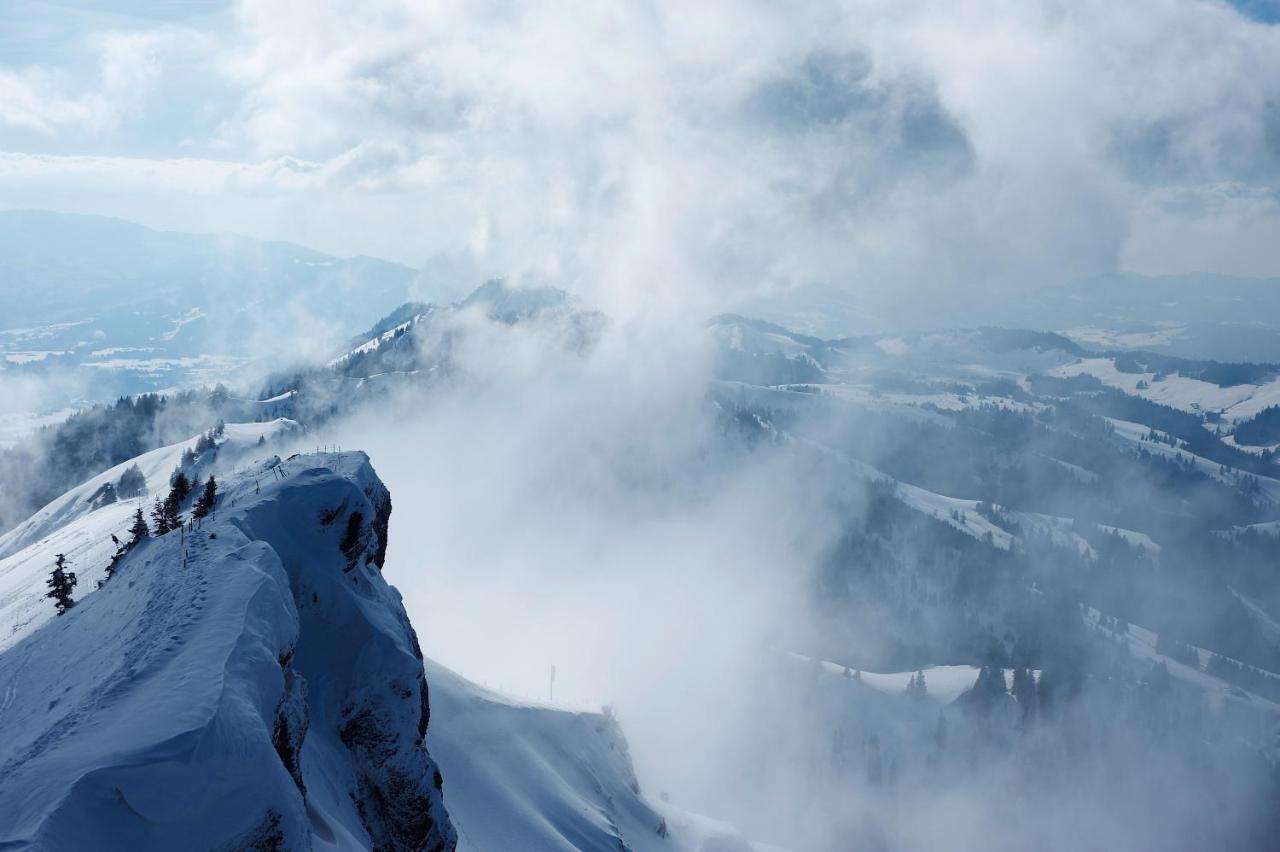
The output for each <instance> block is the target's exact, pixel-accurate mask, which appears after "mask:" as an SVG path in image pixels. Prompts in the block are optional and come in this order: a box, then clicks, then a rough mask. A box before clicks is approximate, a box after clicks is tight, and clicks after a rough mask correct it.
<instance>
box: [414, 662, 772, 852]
mask: <svg viewBox="0 0 1280 852" xmlns="http://www.w3.org/2000/svg"><path fill="white" fill-rule="evenodd" d="M426 667H427V678H428V680H429V681H430V683H431V714H432V715H431V733H430V734H429V735H428V737H427V745H428V747H429V749H430V751H431V754H432V756H433V757H434V758H435V759H436V760H437V761H439V763H440V768H441V771H442V772H443V773H444V777H445V797H444V800H445V805H446V807H447V808H448V810H449V816H450V818H451V819H452V820H453V824H454V826H455V827H456V828H457V831H458V849H459V850H460V852H461V850H471V852H499V850H521V852H544V850H545V851H546V852H552V850H584V852H594V850H601V852H604V850H608V852H615V850H631V852H682V850H683V851H684V852H751V850H753V849H757V848H758V847H756V846H753V845H752V844H749V843H747V842H746V841H744V840H743V839H742V838H741V837H740V836H739V835H738V834H737V832H735V831H734V830H733V829H732V828H730V827H729V826H727V825H725V824H723V823H719V822H717V821H715V820H710V819H707V818H705V817H699V816H695V815H693V814H688V813H684V812H681V811H679V810H678V809H675V808H672V807H670V806H669V805H665V804H660V805H655V804H651V803H650V802H648V801H647V800H646V799H645V798H644V797H643V795H642V794H641V792H640V787H639V784H638V783H637V781H636V777H635V773H634V771H633V770H632V767H631V759H630V757H629V755H628V753H627V743H626V740H625V739H624V738H623V735H622V731H621V729H620V728H619V726H618V723H617V721H616V720H615V719H614V718H613V717H612V716H610V715H607V714H605V713H583V712H576V711H572V710H567V709H562V708H558V707H554V706H551V705H546V704H538V703H533V702H529V701H524V700H521V699H516V698H512V697H509V696H505V695H500V694H498V693H495V692H492V691H490V690H487V689H484V688H482V687H479V686H477V685H475V684H473V683H470V682H469V681H467V680H465V679H463V678H461V677H459V676H458V675H456V674H454V673H453V672H451V671H449V670H448V669H446V668H444V667H442V666H440V665H438V664H436V663H433V662H431V661H430V660H428V661H427V663H426Z"/></svg>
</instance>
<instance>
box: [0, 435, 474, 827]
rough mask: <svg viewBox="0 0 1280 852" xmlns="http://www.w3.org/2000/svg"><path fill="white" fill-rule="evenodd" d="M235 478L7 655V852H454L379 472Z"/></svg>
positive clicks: (311, 470)
mask: <svg viewBox="0 0 1280 852" xmlns="http://www.w3.org/2000/svg"><path fill="white" fill-rule="evenodd" d="M223 482H224V484H223V488H222V496H221V499H220V501H219V504H218V507H217V509H216V511H215V513H214V515H212V516H210V517H209V518H206V519H205V520H204V522H203V523H202V524H200V525H198V526H194V527H193V526H191V525H188V527H186V528H184V529H183V530H181V531H177V530H175V531H174V532H171V533H169V534H167V535H165V536H162V537H158V538H151V539H147V540H144V541H143V542H142V544H141V545H139V546H138V547H136V548H135V549H134V550H133V551H132V552H130V553H129V555H128V556H127V557H125V559H124V560H123V561H122V563H121V564H120V566H119V568H118V570H117V573H116V575H115V576H114V577H113V578H112V579H111V580H110V581H109V582H108V583H106V584H105V585H104V586H103V587H102V588H101V589H100V590H98V591H96V592H94V593H93V594H90V595H87V596H84V597H82V598H81V600H80V601H79V602H78V603H77V605H76V606H74V607H73V608H72V609H71V610H69V611H68V613H67V614H66V615H65V616H63V617H60V618H57V619H55V620H53V621H52V622H50V623H47V624H45V625H44V626H42V627H40V628H38V629H36V630H34V631H33V632H31V633H30V634H29V635H27V636H26V637H25V638H24V639H22V640H21V641H20V642H19V643H18V644H16V645H14V646H13V647H11V648H9V649H8V650H7V651H5V652H4V653H3V654H0V684H3V698H2V699H0V730H3V732H4V735H3V737H0V742H2V745H0V767H2V769H0V847H4V848H35V849H100V848H119V849H126V848H127V849H178V848H190V847H189V843H190V842H191V839H192V838H200V844H201V848H219V849H221V848H230V849H324V848H332V849H351V848H366V849H368V848H378V849H430V850H446V849H451V848H452V847H453V845H454V831H453V828H452V826H451V824H450V822H449V819H448V816H447V814H446V811H445V808H444V805H443V801H442V793H441V786H442V780H441V777H440V774H439V772H438V771H437V769H436V766H435V763H434V762H433V761H432V760H431V758H430V756H429V755H428V754H427V751H426V747H425V744H424V737H425V734H426V730H427V723H428V719H429V704H428V694H427V683H426V679H425V675H424V671H423V665H422V657H421V651H420V649H419V647H418V644H417V639H416V636H415V634H414V631H413V629H412V627H411V626H410V625H409V621H408V618H407V616H406V615H405V612H404V609H403V607H402V606H401V603H400V596H399V594H398V593H397V592H396V591H395V589H393V588H392V587H391V586H389V585H388V584H387V583H386V582H385V580H383V578H382V576H381V573H380V567H381V565H380V563H381V558H382V557H381V555H382V553H383V552H384V548H385V536H386V520H387V517H388V515H389V511H390V497H389V495H388V493H387V491H386V489H385V488H384V487H383V486H382V484H381V482H380V481H379V480H378V478H377V476H376V474H375V473H374V472H373V468H372V467H371V466H370V464H369V461H368V459H367V458H366V457H365V456H364V455H363V454H362V453H344V454H342V455H330V456H326V457H319V456H297V457H294V458H292V459H290V460H289V461H286V462H280V461H279V460H278V459H275V458H272V459H269V460H267V461H265V462H261V463H258V464H255V465H252V466H250V467H248V468H246V469H244V470H242V471H240V472H239V473H234V474H231V475H227V476H226V477H225V479H224V480H223ZM89 517H91V516H89ZM89 517H86V518H84V519H81V520H77V521H73V522H72V525H73V526H74V525H76V524H84V523H86V522H88V520H89ZM30 580H31V584H32V585H33V586H35V587H37V588H38V587H40V586H41V585H42V583H41V580H42V577H41V576H40V575H38V574H36V573H35V568H34V567H33V568H32V576H31V578H30ZM54 661H56V662H54ZM104 838H111V840H110V845H109V847H108V846H104Z"/></svg>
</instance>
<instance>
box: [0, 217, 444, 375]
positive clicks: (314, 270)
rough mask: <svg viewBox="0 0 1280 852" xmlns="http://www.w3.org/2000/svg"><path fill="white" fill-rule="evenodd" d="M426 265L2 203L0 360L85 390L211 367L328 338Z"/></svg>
mask: <svg viewBox="0 0 1280 852" xmlns="http://www.w3.org/2000/svg"><path fill="white" fill-rule="evenodd" d="M430 295H433V294H432V293H430V292H428V288H426V286H425V285H424V284H423V282H422V281H421V280H420V278H419V275H418V273H417V272H416V271H415V270H413V269H411V268H409V267H407V266H402V265H400V264H396V263H389V262H387V261H383V260H378V259H375V258H370V257H352V258H338V257H333V256H330V255H327V254H323V253H321V252H318V251H314V250H312V249H308V248H304V247H302V246H298V245H293V244H290V243H278V242H261V241H257V240H252V239H249V238H246V237H241V236H236V235H233V234H187V233H175V232H168V231H156V230H152V229H150V228H146V227H143V226H141V225H137V224H134V223H131V222H125V221H122V220H119V219H108V218H102V217H97V216H81V215H72V214H66V213H49V212H42V211H25V210H24V211H4V212H0V317H3V321H0V326H2V327H0V369H2V370H3V371H4V372H9V373H10V375H13V372H14V371H17V372H19V373H29V374H33V375H35V376H43V375H52V374H54V373H59V372H61V376H62V378H64V379H67V372H68V371H70V376H71V381H70V384H72V385H75V386H79V388H80V389H81V390H82V391H83V393H84V395H85V398H86V399H90V400H92V399H102V398H106V397H110V396H111V395H114V394H117V393H126V392H140V391H145V390H153V389H158V388H169V387H175V386H182V385H186V384H191V383H193V382H205V381H209V382H212V381H216V380H218V379H221V378H223V377H224V376H227V375H230V374H232V373H233V372H235V371H237V370H238V369H239V368H240V367H242V366H243V365H244V364H245V363H246V362H249V361H251V360H259V361H272V362H276V363H278V360H279V359H280V358H282V357H283V358H289V357H293V356H295V355H298V354H300V353H298V351H297V350H298V348H299V346H300V342H301V345H304V346H309V347H314V348H315V351H327V349H328V348H330V347H332V346H333V345H334V344H335V343H337V342H339V341H341V340H344V339H346V338H347V337H349V336H350V335H351V334H353V333H355V332H356V331H358V330H359V329H361V328H366V327H368V326H369V325H370V324H371V323H373V322H374V321H375V320H377V319H378V318H379V317H381V316H384V315H385V314H386V313H387V312H388V311H390V310H391V309H392V308H394V307H395V306H396V305H398V304H401V303H403V302H405V301H406V300H407V299H410V298H413V297H421V296H430Z"/></svg>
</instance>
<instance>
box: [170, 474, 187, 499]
mask: <svg viewBox="0 0 1280 852" xmlns="http://www.w3.org/2000/svg"><path fill="white" fill-rule="evenodd" d="M169 484H170V485H171V486H172V487H173V490H172V491H170V492H169V493H170V495H171V496H172V495H175V494H176V495H177V497H176V498H175V499H176V502H177V504H178V506H181V505H182V504H183V503H184V502H186V499H187V496H188V495H189V494H191V480H190V479H187V475H186V474H185V473H183V472H182V471H181V470H178V471H177V472H176V473H174V475H173V478H172V479H171V480H169Z"/></svg>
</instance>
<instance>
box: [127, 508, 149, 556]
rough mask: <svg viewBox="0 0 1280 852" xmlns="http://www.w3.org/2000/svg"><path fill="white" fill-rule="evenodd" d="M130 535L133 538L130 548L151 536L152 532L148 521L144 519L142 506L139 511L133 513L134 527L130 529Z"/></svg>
mask: <svg viewBox="0 0 1280 852" xmlns="http://www.w3.org/2000/svg"><path fill="white" fill-rule="evenodd" d="M129 535H131V536H132V538H131V539H130V541H129V546H130V547H132V546H133V545H135V544H137V543H138V542H140V541H142V539H144V538H148V537H149V536H150V535H151V530H149V529H148V528H147V520H146V518H144V517H142V507H141V506H139V507H138V509H137V511H135V512H134V513H133V526H131V527H129Z"/></svg>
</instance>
